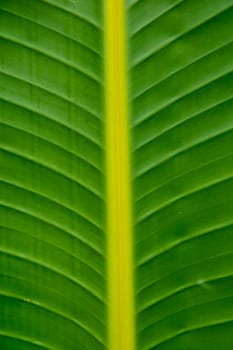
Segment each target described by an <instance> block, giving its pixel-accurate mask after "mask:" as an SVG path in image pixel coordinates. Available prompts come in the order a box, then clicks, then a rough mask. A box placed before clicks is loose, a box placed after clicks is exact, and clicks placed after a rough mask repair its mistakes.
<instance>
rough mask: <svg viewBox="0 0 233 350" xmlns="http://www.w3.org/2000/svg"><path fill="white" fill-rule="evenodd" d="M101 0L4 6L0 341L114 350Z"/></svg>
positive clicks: (0, 34) (0, 30)
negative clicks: (109, 322)
mask: <svg viewBox="0 0 233 350" xmlns="http://www.w3.org/2000/svg"><path fill="white" fill-rule="evenodd" d="M102 5H103V4H102V0H97V1H96V0H79V1H78V2H76V1H74V2H72V1H65V0H22V1H20V2H19V1H18V0H11V1H5V0H3V1H1V3H0V47H1V50H0V109H1V114H0V139H1V149H0V163H1V173H0V180H1V182H0V192H1V205H0V304H1V305H2V306H1V309H2V310H1V315H0V347H1V348H2V349H9V350H12V349H14V350H18V349H24V350H25V349H30V350H31V349H51V350H58V349H61V350H64V349H67V350H68V349H70V350H71V349H75V350H76V349H86V350H89V349H105V348H106V274H105V270H106V263H105V259H106V249H105V246H106V236H105V217H104V216H105V213H104V212H105V210H104V207H105V204H104V201H105V199H104V197H105V194H104V192H105V191H104V180H103V176H104V162H103V159H104V158H103V149H104V141H103V139H104V138H103V68H102V65H103V60H102V56H103V14H102Z"/></svg>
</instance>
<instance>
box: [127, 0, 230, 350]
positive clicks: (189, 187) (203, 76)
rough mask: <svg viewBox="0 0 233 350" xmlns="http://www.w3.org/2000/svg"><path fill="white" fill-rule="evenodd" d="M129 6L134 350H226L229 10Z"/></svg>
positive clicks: (222, 5)
mask: <svg viewBox="0 0 233 350" xmlns="http://www.w3.org/2000/svg"><path fill="white" fill-rule="evenodd" d="M128 3H129V4H128V5H129V6H128V18H129V20H128V27H129V29H128V37H129V77H130V95H131V139H132V172H133V197H134V223H135V226H134V242H135V243H134V248H135V293H136V313H137V316H136V317H137V348H138V349H139V350H148V349H156V350H157V349H158V350H168V349H169V350H181V349H185V350H196V349H215V350H228V349H231V348H232V344H233V307H232V305H233V299H232V298H233V293H232V287H233V284H232V281H233V280H232V276H233V269H232V266H233V226H232V225H233V117H232V115H233V76H232V70H233V46H232V43H233V27H232V23H233V1H232V0H224V1H222V0H214V1H211V2H210V1H208V0H203V1H196V0H185V1H182V0H177V1H173V0H163V1H154V0H145V1H142V0H139V1H129V2H128ZM211 334H212V336H211ZM213 334H214V336H213Z"/></svg>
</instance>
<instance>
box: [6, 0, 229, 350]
mask: <svg viewBox="0 0 233 350" xmlns="http://www.w3.org/2000/svg"><path fill="white" fill-rule="evenodd" d="M105 1H108V0H105ZM116 1H117V0H116ZM125 2H126V17H127V24H128V33H127V44H128V66H129V67H128V68H129V70H128V83H129V103H128V105H129V106H128V107H129V110H130V116H129V118H130V131H129V133H130V134H129V136H130V139H131V150H130V151H131V159H132V165H131V177H132V208H133V224H134V226H133V248H134V272H132V273H134V276H135V286H134V291H135V318H136V348H137V350H149V349H151V350H199V349H200V350H202V349H203V350H204V349H205V350H210V349H211V350H232V349H233V180H232V178H233V98H232V97H233V0H125ZM103 5H104V1H103V0H0V142H1V146H0V164H1V170H0V180H1V181H0V200H1V203H0V309H1V311H0V349H2V350H44V349H49V350H79V349H80V350H101V349H106V348H108V345H107V333H108V319H107V311H108V308H107V288H106V285H107V283H106V282H107V274H106V268H107V263H108V259H107V253H106V245H107V232H106V224H105V222H106V206H107V205H108V203H105V187H106V178H107V176H111V175H110V174H106V172H105V155H106V147H105V119H106V115H105V113H104V99H105V97H104V96H105V93H104V89H105V86H104V68H105V63H106V59H108V57H107V56H105V57H104V14H103V12H104V11H103ZM106 88H110V87H106ZM133 317H134V315H133ZM110 350H111V349H110ZM119 350H131V349H119Z"/></svg>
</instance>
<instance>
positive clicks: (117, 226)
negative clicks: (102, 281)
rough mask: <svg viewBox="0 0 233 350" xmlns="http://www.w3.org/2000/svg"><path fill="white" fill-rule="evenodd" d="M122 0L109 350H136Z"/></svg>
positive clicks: (113, 87) (111, 109) (110, 166)
mask: <svg viewBox="0 0 233 350" xmlns="http://www.w3.org/2000/svg"><path fill="white" fill-rule="evenodd" d="M124 2H125V1H124V0H105V64H106V88H105V94H106V152H107V155H106V157H107V158H106V162H107V232H108V236H107V239H108V293H109V304H108V309H109V318H108V321H109V329H108V331H109V349H110V350H134V347H135V345H134V339H135V337H134V329H135V327H134V305H133V304H134V298H133V264H132V225H131V198H130V197H131V189H130V151H129V125H128V107H127V106H128V96H127V92H128V87H127V50H126V24H125V9H124Z"/></svg>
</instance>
